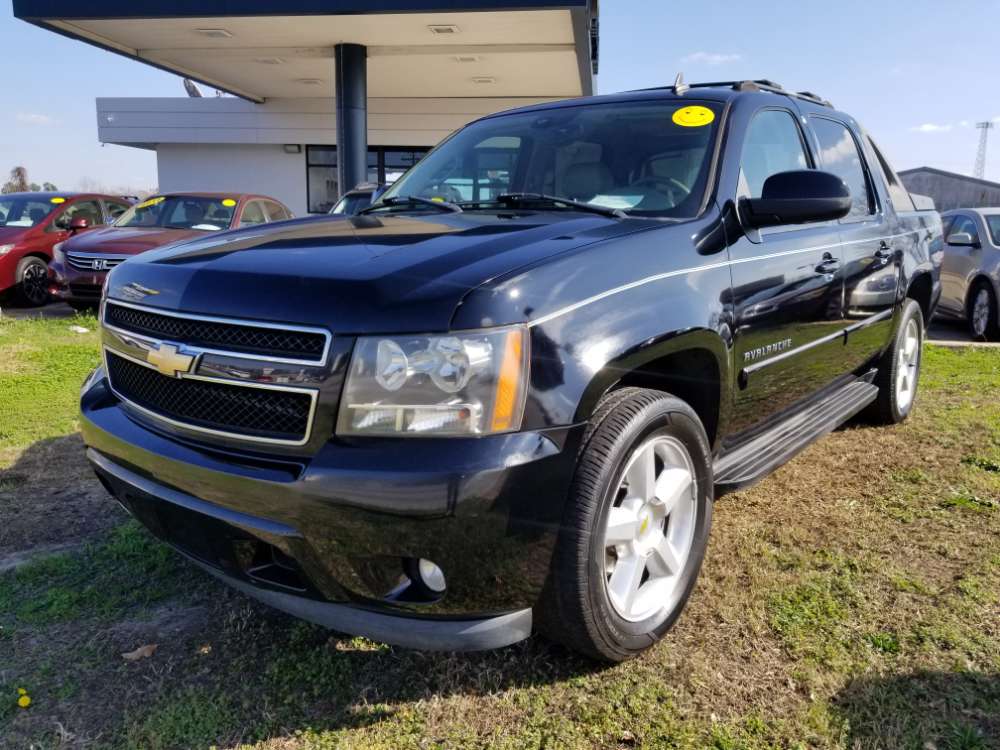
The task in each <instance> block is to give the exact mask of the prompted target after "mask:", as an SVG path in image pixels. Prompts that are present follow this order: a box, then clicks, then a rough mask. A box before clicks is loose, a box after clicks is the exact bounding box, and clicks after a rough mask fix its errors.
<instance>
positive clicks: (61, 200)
mask: <svg viewBox="0 0 1000 750" xmlns="http://www.w3.org/2000/svg"><path fill="white" fill-rule="evenodd" d="M65 202H66V199H65V198H58V197H56V198H49V203H55V204H59V203H65Z"/></svg>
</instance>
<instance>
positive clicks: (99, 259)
mask: <svg viewBox="0 0 1000 750" xmlns="http://www.w3.org/2000/svg"><path fill="white" fill-rule="evenodd" d="M126 260H128V256H127V255H96V254H87V253H66V262H67V263H68V264H69V265H70V266H72V267H73V268H75V269H76V270H77V271H110V270H111V269H112V268H114V267H115V266H117V265H119V264H121V263H124V262H125V261H126Z"/></svg>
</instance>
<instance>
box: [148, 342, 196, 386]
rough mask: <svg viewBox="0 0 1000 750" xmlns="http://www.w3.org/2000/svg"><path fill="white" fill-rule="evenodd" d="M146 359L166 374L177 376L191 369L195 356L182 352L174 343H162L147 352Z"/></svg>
mask: <svg viewBox="0 0 1000 750" xmlns="http://www.w3.org/2000/svg"><path fill="white" fill-rule="evenodd" d="M146 361H147V362H149V364H151V365H153V366H154V367H156V369H157V370H159V371H160V372H162V373H163V374H164V375H169V376H170V377H172V378H176V377H178V376H179V375H180V374H181V373H182V372H190V371H191V365H192V364H194V357H193V356H191V355H190V354H182V353H181V352H179V351H178V350H177V347H176V346H173V345H172V344H160V346H159V347H158V348H156V349H150V350H149V351H148V352H146Z"/></svg>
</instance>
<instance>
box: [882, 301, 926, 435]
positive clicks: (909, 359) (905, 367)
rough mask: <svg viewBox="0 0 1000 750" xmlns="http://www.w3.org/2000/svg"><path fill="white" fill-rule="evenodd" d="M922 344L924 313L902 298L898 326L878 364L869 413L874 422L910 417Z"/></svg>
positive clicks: (918, 373)
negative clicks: (874, 397)
mask: <svg viewBox="0 0 1000 750" xmlns="http://www.w3.org/2000/svg"><path fill="white" fill-rule="evenodd" d="M923 345H924V315H923V313H922V312H921V310H920V305H918V304H917V302H916V301H915V300H912V299H909V298H907V299H906V300H904V301H903V309H902V312H901V313H900V316H899V326H897V328H896V335H895V336H894V337H893V340H892V346H890V347H889V348H888V349H887V350H886V352H885V354H883V355H882V360H881V362H880V363H879V367H878V374H877V375H876V376H875V385H877V386H878V389H879V390H878V397H877V398H876V399H875V402H874V403H873V404H872V406H871V409H870V411H869V414H870V415H871V417H872V418H873V421H875V422H877V423H878V424H899V423H900V422H902V421H903V420H905V419H906V418H907V417H908V416H910V411H912V409H913V402H914V400H915V399H916V397H917V384H918V383H919V381H920V364H921V362H922V359H923V358H922V354H923Z"/></svg>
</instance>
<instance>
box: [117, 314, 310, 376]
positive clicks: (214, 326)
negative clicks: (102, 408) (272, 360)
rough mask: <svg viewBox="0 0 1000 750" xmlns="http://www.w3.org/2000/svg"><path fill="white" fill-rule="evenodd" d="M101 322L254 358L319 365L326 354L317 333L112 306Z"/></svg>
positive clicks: (135, 331) (133, 331)
mask: <svg viewBox="0 0 1000 750" xmlns="http://www.w3.org/2000/svg"><path fill="white" fill-rule="evenodd" d="M104 321H105V323H107V324H108V325H110V326H114V327H115V328H119V329H121V330H124V331H131V332H132V333H138V334H145V335H147V336H153V337H155V338H162V339H168V340H170V341H180V342H183V343H185V344H190V345H191V346H200V347H203V348H215V349H223V350H225V351H231V352H237V353H245V354H252V355H257V356H267V357H285V358H294V359H302V360H308V361H310V362H322V361H323V356H324V354H325V352H326V342H327V336H325V335H324V334H322V333H319V332H310V331H295V330H288V329H282V328H266V327H263V326H254V325H251V324H245V325H244V324H238V323H224V322H217V321H211V320H202V319H199V318H181V317H175V316H173V315H161V314H159V313H154V312H149V311H147V310H139V309H136V308H134V307H126V306H124V305H116V304H115V303H113V302H108V303H107V304H106V305H105V308H104Z"/></svg>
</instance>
